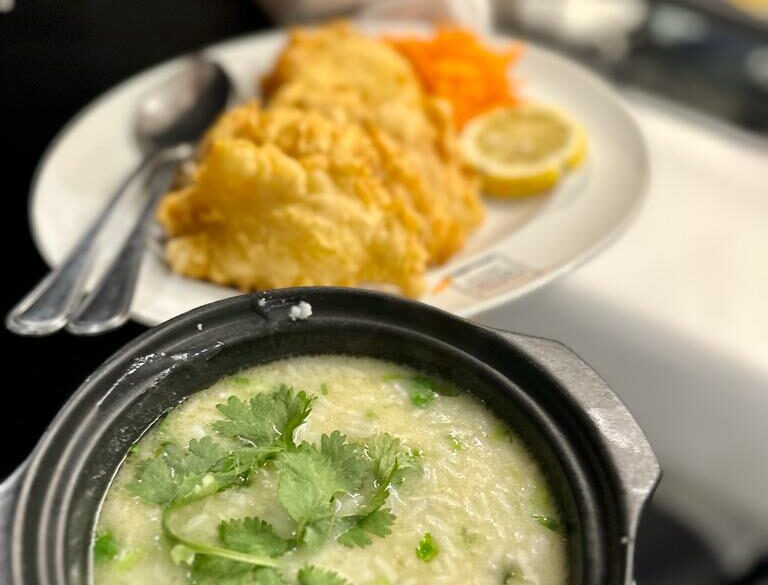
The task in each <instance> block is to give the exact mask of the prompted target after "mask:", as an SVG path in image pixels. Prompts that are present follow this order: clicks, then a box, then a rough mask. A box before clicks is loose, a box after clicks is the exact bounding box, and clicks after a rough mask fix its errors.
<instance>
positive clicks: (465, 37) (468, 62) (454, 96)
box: [386, 26, 521, 129]
mask: <svg viewBox="0 0 768 585" xmlns="http://www.w3.org/2000/svg"><path fill="white" fill-rule="evenodd" d="M386 40H387V41H388V42H390V43H391V44H392V45H393V46H394V47H395V48H396V49H397V50H398V51H400V53H401V54H402V55H403V56H404V57H406V58H407V59H408V60H409V61H410V62H411V65H412V66H413V68H414V70H415V71H416V73H417V74H418V76H419V77H420V78H421V81H422V83H423V84H424V88H425V89H426V91H427V92H428V93H430V94H432V95H435V96H438V97H441V98H444V99H446V100H448V101H449V102H450V103H451V104H452V105H453V114H454V124H455V127H456V128H457V129H459V128H461V127H462V126H464V124H466V123H467V122H468V121H469V120H470V119H471V118H473V117H475V116H477V115H478V114H480V113H482V112H485V111H487V110H490V109H492V108H495V107H497V106H504V105H510V104H514V103H515V102H516V101H517V98H516V96H515V92H514V91H513V83H512V81H511V80H510V78H509V76H508V70H509V67H510V65H511V64H512V63H513V62H515V61H516V60H517V59H518V57H519V56H520V52H521V46H520V45H519V44H513V45H510V46H507V47H504V48H501V49H496V48H494V49H491V48H489V47H485V46H483V44H482V43H481V42H480V40H479V39H478V38H477V37H476V36H475V35H474V34H473V33H472V32H471V31H468V30H466V29H462V28H457V27H454V26H442V27H440V28H438V29H437V31H436V33H435V35H434V37H432V38H431V39H424V38H421V37H398V38H387V39H386Z"/></svg>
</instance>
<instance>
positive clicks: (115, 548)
mask: <svg viewBox="0 0 768 585" xmlns="http://www.w3.org/2000/svg"><path fill="white" fill-rule="evenodd" d="M119 552H120V546H119V545H118V544H117V540H116V539H115V537H114V536H113V535H112V533H111V532H100V533H98V534H97V535H96V538H95V539H94V541H93V562H94V563H96V564H97V565H100V564H102V563H106V562H107V561H111V560H112V559H114V558H116V557H117V555H118V553H119Z"/></svg>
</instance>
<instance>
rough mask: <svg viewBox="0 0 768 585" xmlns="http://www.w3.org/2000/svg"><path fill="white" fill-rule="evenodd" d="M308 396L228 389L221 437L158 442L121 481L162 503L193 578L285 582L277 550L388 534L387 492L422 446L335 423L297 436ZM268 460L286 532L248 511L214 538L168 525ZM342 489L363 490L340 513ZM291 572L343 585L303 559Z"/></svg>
mask: <svg viewBox="0 0 768 585" xmlns="http://www.w3.org/2000/svg"><path fill="white" fill-rule="evenodd" d="M323 386H325V385H323ZM313 401H314V397H311V396H308V395H307V394H305V393H304V392H295V391H294V389H293V388H291V387H289V386H285V385H280V386H278V387H277V388H275V390H274V391H272V392H270V393H264V394H257V395H256V396H254V397H253V398H251V399H250V400H249V401H247V402H244V401H242V400H240V399H239V398H237V397H235V396H231V397H230V398H229V399H228V400H227V402H226V403H225V404H219V405H218V406H217V409H218V410H219V412H220V413H221V414H222V418H221V419H220V420H218V421H216V422H215V423H214V424H213V430H214V431H215V432H216V433H217V434H218V435H220V436H221V437H222V438H223V441H224V442H223V443H218V442H217V441H216V440H214V439H213V438H212V437H210V436H206V437H203V438H202V439H199V440H192V441H190V443H189V445H188V446H187V448H186V449H185V448H182V447H179V446H178V445H176V444H174V443H170V442H168V443H163V444H162V445H161V446H160V448H159V449H158V450H157V452H156V453H155V457H154V458H152V459H146V460H144V461H142V462H140V463H139V465H138V468H137V469H138V471H137V475H136V478H135V481H134V482H133V483H131V484H130V485H129V486H128V489H129V490H130V491H131V492H132V493H133V494H135V495H136V496H138V497H140V498H141V499H143V500H144V501H146V502H148V503H150V504H155V505H158V506H161V507H162V508H163V513H162V527H163V532H164V534H165V536H166V537H167V538H168V540H169V541H170V543H171V559H172V560H173V561H174V563H176V564H178V565H185V566H186V567H187V568H188V580H189V583H190V584H191V585H214V584H216V585H246V584H247V585H252V584H255V585H287V584H286V581H285V580H284V579H283V577H282V576H281V575H280V573H279V566H280V562H279V558H280V557H281V556H282V555H283V554H285V553H287V552H289V551H292V550H295V549H301V548H314V547H318V546H320V545H322V544H323V543H324V542H326V541H327V540H328V539H330V538H335V539H337V540H338V542H340V543H341V544H344V545H345V546H349V547H354V546H359V547H363V546H367V545H369V544H371V542H372V538H373V537H385V536H386V535H388V534H389V533H390V531H391V526H392V524H393V523H394V521H395V515H394V514H392V512H391V511H390V510H389V509H388V508H386V507H385V504H386V501H387V499H388V497H389V491H390V489H391V487H392V486H393V485H399V484H400V483H402V482H403V481H404V480H405V476H406V474H407V473H408V472H409V470H412V469H414V468H416V467H417V466H418V460H419V458H420V454H421V452H420V451H412V450H410V449H406V448H403V447H402V445H401V444H400V441H399V440H398V439H396V438H394V437H392V436H390V435H388V434H380V435H376V436H374V437H370V438H368V439H364V440H360V441H350V440H349V439H348V438H347V437H346V436H345V435H343V434H342V433H340V432H339V431H334V432H333V433H331V434H329V435H323V436H322V437H321V438H320V442H319V445H313V444H310V443H307V442H301V443H297V442H296V441H295V439H294V434H295V431H296V429H297V428H298V427H299V426H301V425H302V424H303V423H304V422H305V421H306V419H307V417H308V416H309V414H310V412H311V410H312V403H313ZM268 465H269V466H272V467H273V468H274V469H275V470H276V472H277V499H278V501H279V502H280V505H281V506H282V507H283V509H284V510H285V511H286V513H287V514H288V516H289V517H290V518H291V520H292V521H293V528H292V530H291V531H290V533H289V534H278V533H276V532H275V530H274V528H273V527H272V526H271V525H270V524H268V523H267V522H265V521H264V520H261V519H259V518H255V517H249V518H232V519H229V520H225V521H223V522H221V523H220V524H219V526H218V541H217V542H216V543H208V542H198V541H195V540H193V539H190V538H187V537H186V536H184V535H183V534H181V533H180V532H179V531H178V530H177V529H176V528H175V526H174V516H175V514H176V511H177V510H179V509H180V508H183V507H184V506H186V505H188V504H190V503H192V502H194V501H197V500H200V499H203V498H206V497H209V496H211V495H213V494H216V493H218V492H220V491H223V490H226V489H230V488H233V487H236V486H240V485H245V484H248V483H249V482H251V481H253V479H254V472H255V471H256V470H258V469H260V468H262V467H264V466H268ZM345 494H359V495H360V498H359V500H358V501H359V503H358V505H357V506H356V508H355V509H353V510H351V511H350V510H347V512H348V513H347V514H345V515H341V514H340V512H339V510H340V506H339V505H338V498H340V497H342V496H343V495H345ZM350 512H351V513H350ZM94 554H96V553H95V552H94ZM297 578H298V581H299V585H349V584H348V583H347V581H346V580H345V579H344V578H342V577H341V576H339V575H337V574H336V573H333V572H332V571H328V570H326V569H322V568H318V567H305V568H304V569H302V570H301V571H299V573H298V576H297Z"/></svg>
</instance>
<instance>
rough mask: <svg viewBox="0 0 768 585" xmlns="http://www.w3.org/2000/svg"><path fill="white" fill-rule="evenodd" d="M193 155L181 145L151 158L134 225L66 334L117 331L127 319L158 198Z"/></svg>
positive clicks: (186, 146)
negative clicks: (143, 198) (144, 193)
mask: <svg viewBox="0 0 768 585" xmlns="http://www.w3.org/2000/svg"><path fill="white" fill-rule="evenodd" d="M193 152H194V148H193V146H192V145H190V144H181V145H179V146H175V147H173V148H168V149H165V150H162V151H160V152H159V153H158V154H157V155H156V156H155V157H154V158H153V161H154V163H155V164H153V165H152V167H151V168H150V172H149V174H148V179H147V189H148V190H149V194H148V197H147V200H146V203H145V204H144V207H143V208H142V210H141V214H140V215H139V217H138V219H137V220H136V225H134V227H133V229H132V230H131V233H130V234H129V235H128V238H127V239H126V240H125V242H124V243H123V246H122V248H120V251H119V252H118V253H117V256H116V257H115V259H114V261H113V263H112V264H111V265H110V266H109V268H107V271H106V272H105V273H104V275H103V276H102V277H101V280H100V281H99V283H98V284H97V285H96V288H94V289H93V291H91V292H90V293H89V294H88V296H87V297H86V298H85V299H84V300H83V302H82V303H81V305H80V306H79V307H78V308H77V310H76V311H75V313H74V315H73V316H72V318H71V319H70V320H69V323H68V324H67V331H69V332H70V333H74V334H75V335H98V334H99V333H104V332H106V331H111V330H112V329H117V328H118V327H120V326H121V325H123V324H124V323H125V322H126V321H127V320H128V317H129V316H130V310H131V302H132V301H133V295H134V291H135V290H136V281H137V280H138V276H139V269H140V268H141V260H142V258H143V257H144V249H145V240H146V238H147V233H148V231H149V230H148V228H149V225H150V219H151V217H152V215H153V213H154V210H155V207H156V205H157V202H158V200H159V198H160V196H161V195H163V194H164V193H165V192H166V191H167V190H168V188H169V187H170V183H171V181H172V180H173V175H174V173H175V171H176V168H177V165H178V163H179V162H180V161H182V160H184V159H187V158H189V157H191V156H192V154H193Z"/></svg>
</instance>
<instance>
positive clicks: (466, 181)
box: [262, 23, 483, 264]
mask: <svg viewBox="0 0 768 585" xmlns="http://www.w3.org/2000/svg"><path fill="white" fill-rule="evenodd" d="M262 89H263V91H264V92H265V94H266V96H267V99H268V100H269V102H268V103H269V105H270V106H276V105H280V106H286V105H287V106H292V107H298V108H301V109H304V110H311V111H318V112H322V113H323V114H325V115H326V116H328V117H329V118H331V119H332V120H335V121H339V122H357V123H359V124H362V125H364V126H366V127H367V128H369V129H370V130H371V132H372V134H373V135H374V137H375V139H376V143H377V146H378V148H380V149H382V150H383V151H386V152H387V153H388V154H387V156H388V158H389V159H390V160H392V161H393V164H397V165H400V166H403V167H407V168H410V169H417V170H418V180H416V181H414V182H413V183H412V184H411V200H412V203H413V205H414V206H415V208H416V209H417V210H418V212H419V213H421V214H422V215H423V216H424V217H425V218H426V220H427V222H426V225H425V228H426V231H425V233H424V241H425V243H426V246H427V249H428V250H429V253H430V262H431V263H434V264H438V263H441V262H443V261H445V260H446V259H447V258H448V257H449V256H451V254H453V253H454V252H456V251H457V250H458V249H459V248H461V246H462V245H463V244H464V241H465V240H466V238H467V236H468V235H469V233H470V231H471V230H472V229H473V228H474V227H476V226H477V225H478V224H479V223H480V222H481V221H482V219H483V207H482V202H481V200H480V196H479V193H478V185H477V183H476V180H475V178H474V176H473V174H472V173H471V171H470V170H469V169H468V168H467V167H466V166H465V165H464V162H463V160H462V158H461V155H460V153H459V149H458V145H457V142H456V137H455V136H454V134H453V129H452V123H451V115H450V110H449V108H450V106H449V105H448V104H447V102H444V101H442V100H439V99H435V98H431V97H429V96H426V95H425V94H424V92H423V90H422V87H421V83H420V82H419V80H418V78H417V77H416V75H415V73H414V72H413V70H412V69H411V66H410V64H409V63H408V62H407V61H406V60H405V59H404V58H403V57H401V56H400V55H399V54H398V53H397V51H395V50H394V49H392V48H391V47H390V46H389V45H387V44H385V43H381V42H378V41H376V40H373V39H371V38H369V37H367V36H365V35H362V34H360V33H359V32H357V31H355V30H354V29H353V28H351V27H350V26H348V25H347V24H345V23H335V24H331V25H328V26H325V27H321V28H316V29H297V30H296V31H294V32H293V33H292V34H291V38H290V41H289V43H288V46H287V47H286V49H285V50H284V51H283V53H282V54H281V56H280V58H279V59H278V62H277V65H276V66H275V69H274V71H273V72H272V73H271V74H270V75H269V76H267V77H266V78H265V79H264V81H263V83H262ZM393 143H394V144H393ZM395 146H399V147H401V148H400V149H396V148H395ZM395 152H397V154H395Z"/></svg>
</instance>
